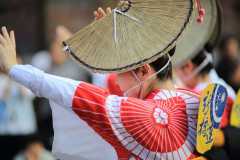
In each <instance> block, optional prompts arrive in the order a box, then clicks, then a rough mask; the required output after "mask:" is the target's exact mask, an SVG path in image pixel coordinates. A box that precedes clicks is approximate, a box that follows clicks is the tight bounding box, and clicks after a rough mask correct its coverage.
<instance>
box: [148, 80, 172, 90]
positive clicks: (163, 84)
mask: <svg viewBox="0 0 240 160" xmlns="http://www.w3.org/2000/svg"><path fill="white" fill-rule="evenodd" d="M152 89H153V90H154V89H164V90H173V89H175V85H174V84H173V81H172V80H170V79H168V80H166V81H159V80H157V81H156V82H155V83H154V85H153V88H152Z"/></svg>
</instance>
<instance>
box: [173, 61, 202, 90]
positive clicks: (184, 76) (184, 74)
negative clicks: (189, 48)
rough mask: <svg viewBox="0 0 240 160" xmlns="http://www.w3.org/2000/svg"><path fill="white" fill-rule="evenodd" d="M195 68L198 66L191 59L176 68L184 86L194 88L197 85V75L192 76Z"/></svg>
mask: <svg viewBox="0 0 240 160" xmlns="http://www.w3.org/2000/svg"><path fill="white" fill-rule="evenodd" d="M195 69H196V67H195V65H194V64H193V63H192V62H191V61H188V62H187V63H186V64H184V65H182V66H181V67H179V68H177V69H176V74H177V77H178V78H179V79H180V80H181V82H182V84H183V85H184V86H182V87H187V88H190V89H193V88H194V87H195V86H196V85H197V83H198V81H197V78H196V76H192V75H193V73H194V71H195Z"/></svg>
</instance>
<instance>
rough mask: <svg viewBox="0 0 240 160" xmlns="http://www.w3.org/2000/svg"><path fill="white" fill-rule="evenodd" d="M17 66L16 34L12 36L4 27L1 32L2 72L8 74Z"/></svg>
mask: <svg viewBox="0 0 240 160" xmlns="http://www.w3.org/2000/svg"><path fill="white" fill-rule="evenodd" d="M16 64H17V58H16V43H15V36H14V32H13V31H11V32H10V34H9V33H8V31H7V28H6V27H2V32H0V70H1V72H3V73H5V74H8V72H9V70H10V69H11V67H12V66H14V65H16Z"/></svg>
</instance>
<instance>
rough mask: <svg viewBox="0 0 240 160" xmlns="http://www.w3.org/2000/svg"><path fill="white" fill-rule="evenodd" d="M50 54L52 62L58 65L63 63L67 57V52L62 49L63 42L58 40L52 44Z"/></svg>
mask: <svg viewBox="0 0 240 160" xmlns="http://www.w3.org/2000/svg"><path fill="white" fill-rule="evenodd" d="M50 54H51V58H52V62H53V63H54V64H57V65H60V64H63V63H64V62H65V61H66V59H67V56H66V54H64V53H63V51H62V46H61V43H59V42H58V41H55V42H53V43H52V44H51V48H50Z"/></svg>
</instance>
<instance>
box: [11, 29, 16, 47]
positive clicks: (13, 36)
mask: <svg viewBox="0 0 240 160" xmlns="http://www.w3.org/2000/svg"><path fill="white" fill-rule="evenodd" d="M10 39H11V42H12V44H13V47H14V48H16V40H15V34H14V31H11V32H10Z"/></svg>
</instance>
